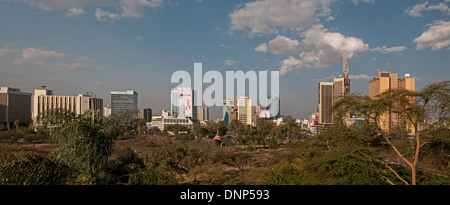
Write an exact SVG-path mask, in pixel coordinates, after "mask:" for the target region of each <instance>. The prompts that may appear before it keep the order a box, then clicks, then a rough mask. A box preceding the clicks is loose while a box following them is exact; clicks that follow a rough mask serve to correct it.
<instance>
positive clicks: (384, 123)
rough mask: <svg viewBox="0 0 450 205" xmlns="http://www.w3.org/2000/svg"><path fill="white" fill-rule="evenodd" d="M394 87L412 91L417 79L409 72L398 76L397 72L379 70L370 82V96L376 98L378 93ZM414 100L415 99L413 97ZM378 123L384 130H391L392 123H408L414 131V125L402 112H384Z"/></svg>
mask: <svg viewBox="0 0 450 205" xmlns="http://www.w3.org/2000/svg"><path fill="white" fill-rule="evenodd" d="M394 89H406V90H410V91H415V90H416V79H415V78H411V77H410V75H409V74H405V78H398V74H397V73H390V72H387V71H379V72H378V76H377V77H376V78H374V79H373V80H371V81H370V82H369V96H370V98H372V99H374V98H377V97H378V95H380V94H382V93H384V92H386V91H389V90H394ZM411 100H412V101H413V102H414V99H411ZM378 124H379V125H380V126H381V128H382V129H383V130H389V128H390V127H391V126H392V125H395V124H397V125H398V124H406V128H407V129H409V130H410V132H411V133H413V132H414V131H415V130H414V127H413V126H412V124H411V123H407V120H406V119H405V117H403V116H401V114H400V115H399V114H395V113H393V112H388V113H384V114H382V115H381V116H380V122H378Z"/></svg>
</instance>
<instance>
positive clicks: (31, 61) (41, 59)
mask: <svg viewBox="0 0 450 205" xmlns="http://www.w3.org/2000/svg"><path fill="white" fill-rule="evenodd" d="M66 56H69V54H66V53H60V52H56V51H46V50H42V49H39V48H26V49H23V50H22V55H21V56H20V57H19V58H16V59H14V61H13V62H14V63H15V64H18V65H37V66H46V65H48V64H49V63H50V62H52V61H53V60H56V59H59V58H62V57H66Z"/></svg>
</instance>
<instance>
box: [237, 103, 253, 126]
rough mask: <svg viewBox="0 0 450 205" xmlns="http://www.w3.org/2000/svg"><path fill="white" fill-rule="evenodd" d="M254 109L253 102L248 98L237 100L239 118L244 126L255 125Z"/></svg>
mask: <svg viewBox="0 0 450 205" xmlns="http://www.w3.org/2000/svg"><path fill="white" fill-rule="evenodd" d="M253 109H254V106H252V100H251V99H249V98H248V96H241V97H238V98H237V117H238V120H239V121H241V122H242V123H243V124H248V125H253V121H254V120H253Z"/></svg>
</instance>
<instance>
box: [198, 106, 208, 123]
mask: <svg viewBox="0 0 450 205" xmlns="http://www.w3.org/2000/svg"><path fill="white" fill-rule="evenodd" d="M197 119H198V120H199V121H209V108H208V107H206V106H200V107H197Z"/></svg>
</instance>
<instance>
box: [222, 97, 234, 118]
mask: <svg viewBox="0 0 450 205" xmlns="http://www.w3.org/2000/svg"><path fill="white" fill-rule="evenodd" d="M236 105H237V101H236V98H234V99H233V101H231V100H230V99H229V98H225V99H224V100H223V115H222V119H223V121H224V122H225V124H230V123H231V122H232V121H233V120H237V108H236Z"/></svg>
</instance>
